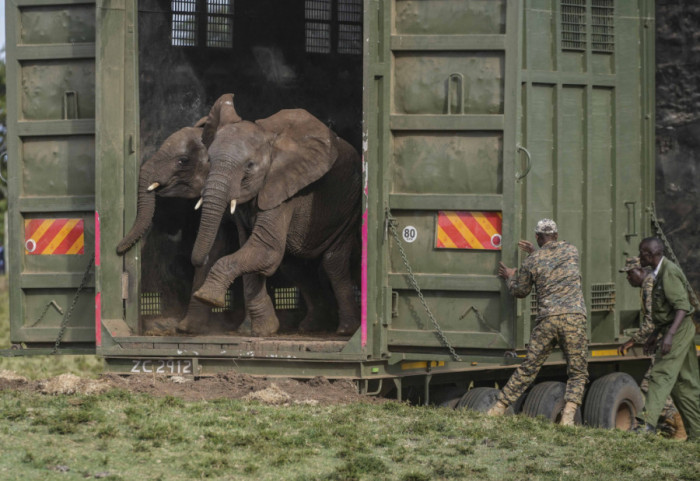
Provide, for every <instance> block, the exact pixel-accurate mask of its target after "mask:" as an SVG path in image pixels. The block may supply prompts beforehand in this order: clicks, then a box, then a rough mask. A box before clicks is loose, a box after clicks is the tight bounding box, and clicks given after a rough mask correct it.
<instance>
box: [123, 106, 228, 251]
mask: <svg viewBox="0 0 700 481" xmlns="http://www.w3.org/2000/svg"><path fill="white" fill-rule="evenodd" d="M240 121H241V118H240V117H239V116H238V114H237V113H236V109H235V107H234V105H233V94H224V95H222V96H221V97H219V99H218V100H217V101H216V102H215V103H214V105H213V106H212V108H211V109H210V111H209V115H207V116H206V117H202V118H201V119H200V120H199V121H198V122H197V123H196V124H195V126H194V127H185V128H183V129H180V130H178V131H177V132H175V133H174V134H172V135H171V136H170V137H168V138H167V139H166V140H165V142H163V145H161V147H160V149H158V151H157V152H156V153H155V154H154V155H153V156H152V157H151V158H149V159H148V160H147V161H146V162H144V163H143V165H141V170H140V172H139V187H138V201H137V206H136V220H135V221H134V225H133V226H132V228H131V230H130V231H129V233H128V234H127V235H126V236H125V237H124V239H122V240H121V242H119V245H118V246H117V254H119V255H124V254H125V253H126V251H128V250H129V249H131V247H132V246H133V245H134V244H135V243H136V242H137V241H138V240H139V239H140V238H141V237H142V236H143V235H144V234H145V232H146V230H148V228H149V227H150V225H151V222H152V220H153V214H154V212H155V204H156V201H155V195H159V196H161V197H179V198H183V199H194V198H197V197H199V196H201V193H202V189H203V188H204V182H205V180H206V178H207V173H208V172H209V155H208V153H207V148H208V147H209V146H210V145H211V143H212V141H213V140H214V137H215V135H216V133H217V130H219V129H220V128H221V127H223V126H225V125H227V124H230V123H237V122H240ZM197 206H199V204H197Z"/></svg>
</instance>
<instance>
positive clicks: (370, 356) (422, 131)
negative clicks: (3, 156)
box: [6, 0, 654, 401]
mask: <svg viewBox="0 0 700 481" xmlns="http://www.w3.org/2000/svg"><path fill="white" fill-rule="evenodd" d="M6 5H7V7H6V9H7V10H6V18H7V44H8V46H7V74H8V75H7V78H8V87H7V88H8V144H9V157H10V174H9V187H10V208H9V210H10V212H9V218H10V221H9V222H10V236H9V242H8V246H7V249H8V252H9V276H10V286H11V328H12V329H11V331H12V342H13V343H15V344H16V347H18V348H20V349H19V350H18V351H16V354H19V353H22V352H40V353H41V352H44V353H45V352H48V351H51V350H52V349H53V348H54V346H58V351H61V352H72V353H74V352H96V353H97V354H99V355H101V356H103V357H104V359H105V368H106V369H107V370H109V371H114V372H120V373H130V372H155V373H164V374H174V373H178V374H192V375H208V374H213V373H216V372H219V371H225V370H231V369H235V370H238V371H241V372H245V373H250V374H254V375H265V376H292V377H297V378H310V377H314V376H326V377H329V378H349V379H353V380H357V381H358V385H359V386H360V389H361V390H362V391H363V392H374V393H379V392H381V393H386V392H388V391H389V390H390V389H395V390H396V392H397V395H398V396H399V397H401V396H407V395H409V394H410V392H409V391H410V390H411V389H415V388H416V387H417V391H418V392H419V393H420V394H419V396H420V397H421V399H422V400H424V401H427V398H428V397H429V396H430V395H431V393H434V392H435V391H433V389H432V388H433V387H443V388H446V387H450V386H452V387H454V388H456V389H457V390H459V389H462V390H465V389H466V388H467V386H470V385H473V386H484V385H493V384H494V383H495V382H496V383H499V382H502V381H503V380H505V379H507V377H508V376H509V374H510V372H511V371H512V369H513V366H514V365H515V364H517V363H518V362H519V361H520V360H521V358H522V357H523V355H524V353H525V351H526V346H527V343H528V339H529V335H530V330H531V327H532V323H533V320H534V312H535V311H534V309H535V308H536V306H535V305H534V299H533V298H531V297H529V298H527V299H524V300H515V299H514V298H513V297H511V296H510V295H509V294H508V292H507V290H506V288H505V286H504V283H503V282H502V281H501V280H500V279H499V278H498V277H497V275H496V272H497V265H498V262H499V261H501V260H502V261H503V262H504V263H505V264H507V265H509V266H514V265H517V264H519V263H520V262H521V260H522V259H521V253H520V252H519V251H518V249H517V242H518V240H519V239H521V238H523V239H530V240H533V237H534V235H533V228H534V225H535V223H536V222H537V220H539V219H540V218H543V217H550V218H554V219H556V221H557V222H558V224H559V226H560V238H563V239H565V240H567V241H569V242H571V243H572V244H574V245H575V246H576V247H577V248H578V249H579V251H580V254H581V268H582V276H583V286H584V295H585V298H586V303H587V308H588V313H589V314H588V329H589V340H590V355H591V359H590V360H591V363H590V369H591V375H592V379H596V378H599V377H601V376H603V375H605V374H607V373H611V372H615V371H627V372H630V373H632V374H634V375H635V376H638V375H639V374H640V373H641V372H643V369H644V367H645V366H644V363H645V361H643V360H641V358H640V357H637V356H627V357H625V358H622V357H619V356H617V354H616V351H615V348H616V346H617V345H618V344H619V343H621V342H623V341H624V340H626V339H627V338H628V334H629V332H630V329H634V328H636V327H638V323H639V307H640V306H639V293H638V292H637V291H636V290H635V289H633V288H631V287H630V286H629V285H628V284H627V282H626V280H625V278H624V276H623V275H621V274H619V273H618V268H619V267H620V266H621V265H623V263H624V259H625V257H626V256H629V255H635V254H636V252H637V246H638V243H639V241H640V240H641V239H642V238H643V237H645V236H647V235H649V234H650V233H651V227H650V226H651V213H650V210H649V208H650V206H652V204H653V200H654V3H653V2H652V1H651V0H635V1H614V0H528V1H517V0H364V1H363V0H315V1H312V0H307V1H301V0H295V1H290V0H286V1H272V0H172V1H171V0H141V1H136V0H97V1H96V2H94V1H89V0H60V1H59V0H16V1H14V2H7V4H6ZM227 92H233V93H235V95H236V108H237V109H238V111H239V114H241V116H242V117H243V118H246V119H251V120H253V119H257V118H262V117H266V116H269V115H271V114H272V113H274V112H276V111H277V110H280V109H282V108H305V109H307V110H309V111H310V112H311V113H313V114H314V115H316V116H317V117H318V118H319V119H321V120H322V121H324V122H326V123H327V124H329V125H330V126H331V127H332V128H333V129H334V130H335V131H336V132H337V133H338V134H339V135H341V137H344V138H346V139H347V140H348V141H350V142H351V143H352V144H353V145H354V146H355V147H356V148H357V149H358V151H360V152H361V153H362V155H363V165H364V182H365V185H364V202H363V225H362V233H361V234H362V236H363V254H364V262H363V268H362V273H361V277H362V285H361V288H360V289H359V292H358V299H359V301H358V302H361V304H362V325H361V328H360V329H358V331H357V332H356V333H355V334H354V335H353V336H351V337H349V338H338V337H334V336H328V335H326V336H313V335H308V336H301V335H298V334H295V333H292V334H289V335H285V334H279V335H277V336H274V337H272V338H253V337H250V336H245V335H242V334H239V333H236V332H224V333H219V334H216V335H207V336H182V335H178V334H177V333H170V334H167V333H166V334H163V333H162V332H161V333H160V334H159V335H153V334H152V332H150V331H149V330H148V329H147V327H148V326H149V325H153V321H154V320H155V321H156V324H157V320H158V319H159V317H162V316H165V315H173V316H178V315H180V316H181V315H183V312H182V309H183V302H186V297H187V296H188V295H189V290H188V289H189V288H190V287H191V269H192V267H191V266H190V265H189V264H188V261H189V252H188V251H187V248H188V245H187V243H186V242H185V241H183V240H182V239H183V238H184V237H186V236H187V233H184V234H183V232H182V229H181V228H180V229H179V230H178V228H177V226H176V227H175V228H173V227H172V225H171V224H172V223H173V222H174V221H180V222H190V223H191V215H190V214H188V215H182V216H179V212H182V211H183V210H182V209H184V208H185V207H186V208H187V209H189V207H187V205H186V206H185V207H183V206H182V205H181V204H177V203H176V202H175V203H173V204H168V205H166V203H163V206H164V207H163V208H162V209H161V208H160V207H159V210H162V211H164V212H166V215H164V216H163V217H162V218H161V219H160V220H156V221H155V223H154V227H153V229H152V230H151V232H150V234H149V236H148V238H147V239H146V240H145V241H144V242H141V243H140V244H139V245H138V246H137V248H136V249H132V251H130V252H129V253H128V254H127V255H126V256H125V257H119V256H117V255H116V253H115V247H116V244H117V242H118V240H119V239H121V238H122V237H123V235H124V234H125V232H126V231H127V230H128V228H129V226H130V225H131V223H132V222H133V219H134V217H135V213H136V186H137V178H138V169H139V165H140V163H141V162H142V161H143V160H144V159H145V158H147V157H148V155H149V154H151V153H153V151H154V150H155V149H156V148H157V147H158V144H159V143H160V142H162V141H163V140H164V138H165V137H166V136H167V135H168V134H170V133H171V132H173V131H174V130H176V129H178V128H181V127H184V126H187V125H192V124H193V123H194V122H195V121H196V120H197V119H199V118H200V117H201V116H203V115H206V113H207V111H208V109H209V106H210V105H211V104H212V103H213V101H214V100H215V99H216V98H217V97H218V96H219V95H221V94H223V93H227ZM188 212H189V210H188ZM185 218H186V219H185ZM191 227H192V231H193V229H194V228H195V227H196V226H195V225H191ZM178 236H180V237H178ZM189 248H191V244H190V245H189ZM168 256H169V257H168ZM93 264H94V265H93ZM409 267H410V271H409V270H408V268H409ZM188 276H190V277H188ZM188 283H189V284H188ZM280 285H283V283H281V284H280ZM285 288H286V287H285ZM279 289H280V292H282V289H283V288H282V287H281V288H279ZM292 289H293V288H292ZM183 293H184V294H183ZM232 294H233V296H232V299H233V300H232V302H231V306H230V307H229V309H234V310H235V309H237V308H238V309H240V308H241V305H240V303H241V300H240V298H239V296H238V297H237V291H236V289H235V284H234V289H233V290H232ZM183 296H184V299H183ZM294 302H296V301H294ZM278 307H279V308H280V310H282V308H284V307H285V306H283V305H278ZM291 307H293V308H294V307H298V306H297V305H296V304H294V303H293V305H292V306H291ZM637 354H639V355H641V352H637ZM541 378H542V379H550V380H552V379H554V380H563V379H564V380H565V378H566V374H565V365H564V362H563V358H562V355H561V353H557V352H555V353H554V354H553V355H552V357H551V358H550V362H549V363H548V364H547V365H546V366H545V368H544V370H543V371H542V375H541Z"/></svg>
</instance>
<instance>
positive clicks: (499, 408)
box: [486, 401, 508, 416]
mask: <svg viewBox="0 0 700 481" xmlns="http://www.w3.org/2000/svg"><path fill="white" fill-rule="evenodd" d="M506 409H508V406H506V405H505V404H503V401H496V404H494V405H493V406H491V409H489V410H488V411H486V415H487V416H503V415H504V414H505V413H506Z"/></svg>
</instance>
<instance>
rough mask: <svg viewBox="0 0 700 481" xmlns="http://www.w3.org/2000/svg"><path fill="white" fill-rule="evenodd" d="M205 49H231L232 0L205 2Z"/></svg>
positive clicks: (210, 0) (208, 0)
mask: <svg viewBox="0 0 700 481" xmlns="http://www.w3.org/2000/svg"><path fill="white" fill-rule="evenodd" d="M207 47H219V48H231V47H233V0H207Z"/></svg>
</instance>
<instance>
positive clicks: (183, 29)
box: [170, 0, 197, 47]
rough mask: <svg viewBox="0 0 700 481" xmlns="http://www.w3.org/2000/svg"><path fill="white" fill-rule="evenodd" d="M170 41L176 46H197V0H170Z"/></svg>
mask: <svg viewBox="0 0 700 481" xmlns="http://www.w3.org/2000/svg"><path fill="white" fill-rule="evenodd" d="M171 10H172V28H171V33H170V42H171V44H172V45H173V46H176V47H196V46H197V13H196V12H197V1H196V0H172V3H171Z"/></svg>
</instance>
